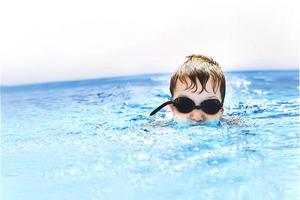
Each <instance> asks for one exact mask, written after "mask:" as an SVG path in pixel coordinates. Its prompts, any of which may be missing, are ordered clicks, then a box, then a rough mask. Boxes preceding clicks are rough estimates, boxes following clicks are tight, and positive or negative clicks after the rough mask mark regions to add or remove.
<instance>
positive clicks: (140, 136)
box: [1, 71, 300, 200]
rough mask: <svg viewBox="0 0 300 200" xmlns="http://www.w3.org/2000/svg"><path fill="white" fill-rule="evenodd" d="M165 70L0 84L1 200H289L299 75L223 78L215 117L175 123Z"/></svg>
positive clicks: (296, 159)
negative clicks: (167, 106) (214, 122)
mask: <svg viewBox="0 0 300 200" xmlns="http://www.w3.org/2000/svg"><path fill="white" fill-rule="evenodd" d="M169 77H170V74H152V75H141V76H129V77H117V78H107V79H98V80H86V81H73V82H58V83H47V84H37V85H24V86H18V87H2V88H1V90H2V91H1V97H2V101H1V115H2V116H1V159H2V166H1V167H2V171H1V187H2V191H1V195H2V196H1V197H2V198H1V199H5V200H11V199H22V200H27V199H28V200H41V199H43V200H47V199H55V200H56V199H97V200H99V199H104V200H110V199H112V200H115V199H137V200H140V199H155V200H156V199H158V200H159V199H172V200H173V199H183V200H189V199H205V200H207V199H234V200H236V199H243V200H244V199H255V200H257V199H264V200H265V199H297V198H299V196H300V192H299V185H300V169H299V167H300V166H299V163H300V151H299V150H300V149H299V102H300V100H299V71H248V72H247V71H244V72H228V73H226V78H227V92H226V98H225V113H224V118H226V119H229V120H230V119H234V118H240V120H242V121H243V125H235V124H234V123H233V124H230V123H223V124H222V126H203V125H201V126H181V125H179V124H178V123H176V122H174V121H172V119H170V117H169V116H170V115H169V114H168V113H167V111H166V110H164V111H162V112H159V113H158V114H157V115H156V116H154V117H149V116H148V115H149V113H150V112H151V111H152V109H154V108H155V107H156V106H157V105H159V104H160V103H162V102H164V101H165V100H167V99H168V98H169V97H170V96H169V91H168V86H169V85H168V84H169V83H168V81H169Z"/></svg>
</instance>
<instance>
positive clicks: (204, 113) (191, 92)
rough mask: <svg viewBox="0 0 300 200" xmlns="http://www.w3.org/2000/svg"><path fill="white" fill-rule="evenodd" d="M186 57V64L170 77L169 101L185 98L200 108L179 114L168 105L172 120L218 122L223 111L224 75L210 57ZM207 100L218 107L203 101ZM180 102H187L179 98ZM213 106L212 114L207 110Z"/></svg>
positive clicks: (177, 109) (176, 108)
mask: <svg viewBox="0 0 300 200" xmlns="http://www.w3.org/2000/svg"><path fill="white" fill-rule="evenodd" d="M187 58H188V59H187V61H185V62H184V63H183V64H182V65H181V66H179V68H178V69H177V71H176V72H175V73H173V75H172V77H171V80H170V92H171V95H172V100H173V101H174V100H175V101H176V100H178V97H187V98H189V99H191V100H192V101H193V102H194V103H195V106H199V105H200V106H199V107H200V109H193V110H192V111H190V112H188V113H187V112H180V108H178V107H176V106H174V105H175V104H171V105H169V107H170V109H171V111H172V112H173V114H174V116H175V117H177V118H181V119H188V120H192V121H197V122H201V121H215V120H219V118H220V117H221V116H222V114H223V112H224V108H223V103H224V98H225V89H226V82H225V76H224V73H223V71H222V69H221V67H220V66H219V64H218V63H217V62H216V61H214V60H213V59H212V58H209V57H206V56H203V55H191V56H187ZM208 99H213V101H214V102H217V103H218V102H219V103H221V104H219V106H216V104H214V102H213V101H212V100H209V101H206V100H208ZM179 100H180V101H181V103H182V104H183V102H186V99H182V98H179ZM202 102H203V103H202ZM188 103H189V102H187V104H188ZM201 103H202V104H201ZM214 107H215V111H209V110H213V109H214ZM188 111H189V110H188Z"/></svg>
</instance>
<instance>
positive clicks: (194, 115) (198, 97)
mask: <svg viewBox="0 0 300 200" xmlns="http://www.w3.org/2000/svg"><path fill="white" fill-rule="evenodd" d="M212 81H213V80H212V79H211V78H209V79H208V81H207V84H206V90H207V91H205V90H203V91H202V92H201V93H200V94H199V92H200V91H201V90H202V86H201V83H200V82H199V80H198V79H197V87H198V89H197V91H196V92H195V88H193V89H187V90H186V89H185V88H186V85H185V84H184V83H182V82H180V81H179V80H177V83H176V88H175V90H174V96H173V98H172V99H173V100H174V99H176V98H177V97H188V98H190V99H191V100H193V101H194V103H195V104H196V105H200V103H201V102H203V101H204V100H207V99H218V100H219V101H220V102H222V99H221V93H220V89H219V88H218V89H217V92H216V93H214V91H213V84H212V83H213V82H212ZM187 83H188V84H189V85H190V84H191V80H190V79H188V78H187ZM169 107H170V109H171V111H172V112H173V114H174V117H175V118H177V119H180V120H187V121H189V122H191V123H195V122H196V123H198V122H215V121H218V120H219V119H220V117H221V116H222V114H223V112H224V109H223V108H221V109H220V110H219V112H218V113H216V114H213V115H210V114H207V113H205V112H203V111H202V110H201V109H194V110H193V111H191V112H190V113H180V112H179V111H178V110H177V109H176V107H174V106H173V105H169Z"/></svg>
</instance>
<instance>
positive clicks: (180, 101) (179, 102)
mask: <svg viewBox="0 0 300 200" xmlns="http://www.w3.org/2000/svg"><path fill="white" fill-rule="evenodd" d="M169 104H172V105H173V106H175V107H176V109H177V110H178V111H179V112H181V113H189V112H191V111H192V110H194V109H201V110H202V111H203V112H205V113H206V114H209V115H214V114H216V113H218V112H219V110H220V109H221V108H222V106H223V104H222V103H221V102H220V101H219V100H218V99H207V100H205V101H203V102H201V103H200V105H199V106H196V105H195V102H194V101H193V100H191V99H190V98H188V97H178V98H176V99H175V100H173V101H167V102H165V103H163V104H161V105H160V106H158V107H157V108H156V109H155V110H153V111H152V112H151V114H150V116H152V115H154V114H156V113H157V112H158V111H160V110H161V109H162V108H163V107H165V106H166V105H169Z"/></svg>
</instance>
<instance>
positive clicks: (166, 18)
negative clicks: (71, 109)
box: [0, 0, 300, 85]
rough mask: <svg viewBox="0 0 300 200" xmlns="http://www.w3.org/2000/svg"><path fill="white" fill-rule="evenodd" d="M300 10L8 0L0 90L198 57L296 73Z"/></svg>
mask: <svg viewBox="0 0 300 200" xmlns="http://www.w3.org/2000/svg"><path fill="white" fill-rule="evenodd" d="M298 10H299V5H298V3H297V1H288V0H285V1H283V0H282V1H281V0H280V1H276V0H273V1H271V0H260V1H258V0H251V1H250V0H247V1H245V0H244V1H243V0H240V1H238V0H230V1H216V0H206V1H199V0H198V1H196V0H195V1H192V0H182V1H175V0H172V1H170V0H151V1H142V0H139V1H138V0H123V1H122V0H109V1H108V0H107V1H100V0H97V1H96V0H95V1H92V0H84V1H76V0H72V1H68V0H51V1H43V0H22V1H21V0H19V1H16V0H6V1H2V2H1V4H0V22H1V26H0V65H1V84H2V85H15V84H26V83H39V82H49V81H60V80H76V79H88V78H98V77H106V76H117V75H128V74H142V73H152V72H153V73H160V72H172V71H174V70H175V69H176V67H177V66H179V65H180V64H181V63H183V62H184V60H185V56H187V55H190V54H193V53H195V54H204V55H208V56H211V57H213V58H214V59H215V60H216V61H217V62H219V63H220V65H221V66H222V68H223V69H224V70H225V71H228V70H249V69H250V70H253V69H297V68H298V67H299V52H298V46H299V40H298V35H299V29H298V24H300V21H299V16H298V14H297V12H298Z"/></svg>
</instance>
